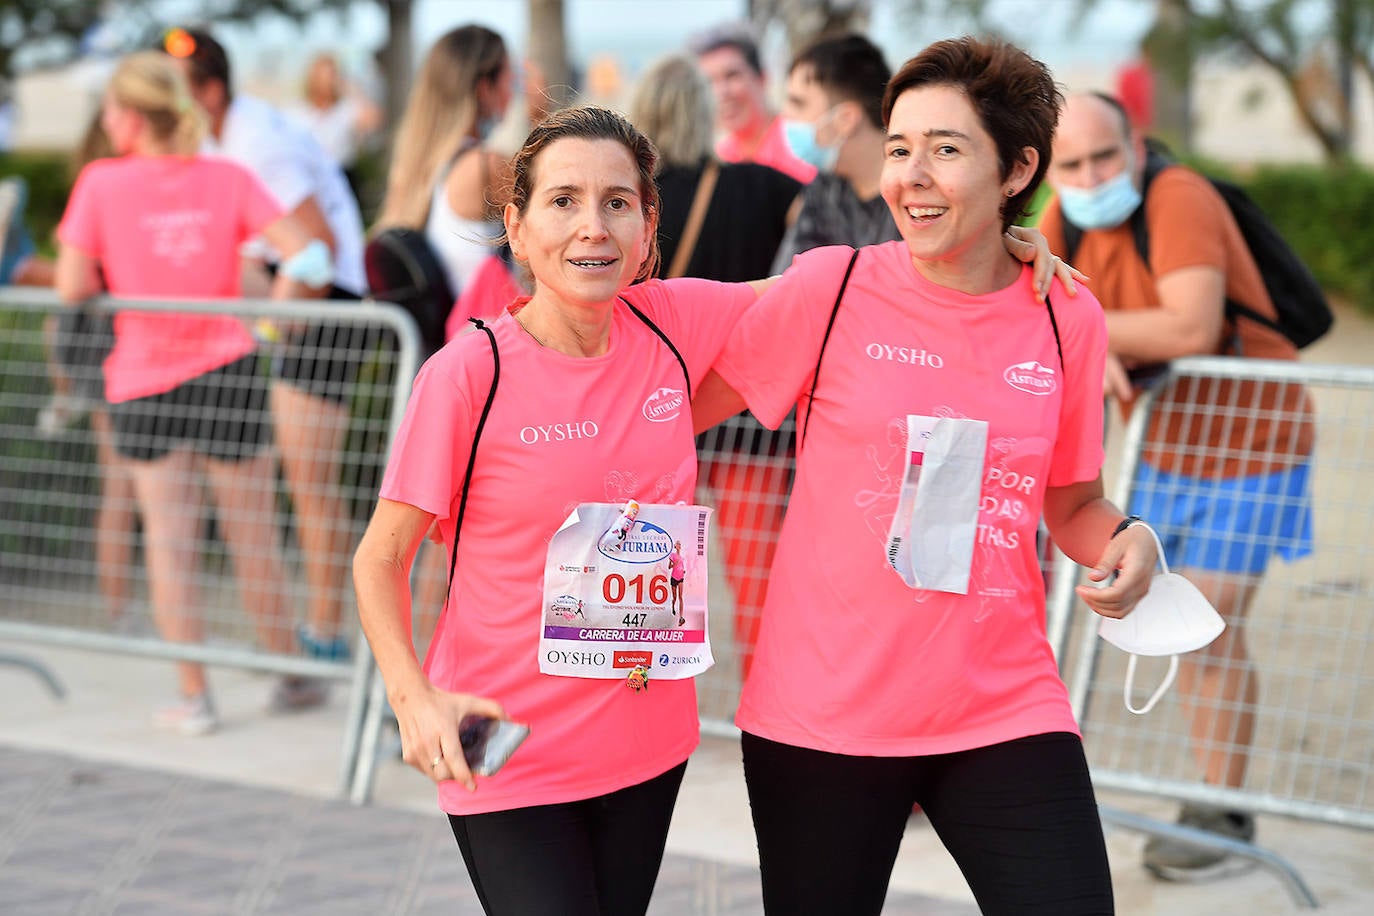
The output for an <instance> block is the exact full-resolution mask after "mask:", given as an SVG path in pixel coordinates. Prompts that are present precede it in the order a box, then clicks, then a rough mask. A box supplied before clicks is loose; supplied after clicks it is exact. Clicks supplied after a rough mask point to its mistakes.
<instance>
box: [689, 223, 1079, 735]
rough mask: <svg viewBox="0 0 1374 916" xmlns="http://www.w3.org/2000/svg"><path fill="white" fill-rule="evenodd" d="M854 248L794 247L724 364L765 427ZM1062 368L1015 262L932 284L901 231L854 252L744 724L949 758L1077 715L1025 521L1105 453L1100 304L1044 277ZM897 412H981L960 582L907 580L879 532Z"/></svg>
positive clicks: (886, 506)
mask: <svg viewBox="0 0 1374 916" xmlns="http://www.w3.org/2000/svg"><path fill="white" fill-rule="evenodd" d="M852 251H853V249H850V248H847V247H830V248H818V249H815V250H813V251H810V252H807V253H805V254H802V255H800V256H799V257H798V258H797V259H796V260H795V261H794V262H793V265H792V267H791V268H790V269H789V270H788V271H787V273H786V274H784V275H783V278H782V279H781V280H780V281H778V283H777V284H775V285H774V286H773V287H772V288H771V289H770V290H769V291H768V293H767V294H765V295H764V297H763V298H762V299H760V300H759V302H758V304H757V305H756V306H755V308H753V309H751V310H750V311H749V312H748V314H746V315H745V316H744V318H743V319H742V320H741V321H740V324H739V326H738V327H737V329H736V332H735V334H734V335H733V336H732V337H731V340H730V343H729V344H728V345H727V347H726V350H725V352H724V353H723V354H722V356H721V359H720V361H719V362H718V364H717V366H716V369H717V371H719V372H720V373H721V375H722V376H723V377H724V378H725V379H726V380H727V381H728V382H730V384H731V385H733V386H734V387H735V389H736V390H738V391H739V392H740V393H741V394H743V395H744V397H745V398H746V400H747V401H748V403H749V407H750V409H751V410H752V411H753V412H754V414H755V415H756V416H758V417H759V419H760V420H762V421H763V422H764V423H765V424H768V425H770V426H775V425H777V424H778V423H779V422H780V421H781V420H782V418H783V417H784V416H785V415H786V413H787V410H788V408H790V407H791V406H792V405H793V404H796V405H797V424H798V428H799V429H800V428H801V426H802V424H803V423H804V422H806V413H807V403H806V402H807V392H808V391H809V390H810V386H811V380H812V377H813V374H814V370H815V366H816V358H817V354H818V352H819V350H820V346H821V338H822V337H823V336H824V334H825V329H826V324H827V322H828V321H829V320H830V314H831V307H832V306H833V304H834V301H835V294H836V292H837V291H838V289H839V286H840V280H841V277H842V276H843V275H844V271H845V267H846V265H847V263H848V261H849V258H850V255H851V254H852ZM1050 298H1051V301H1052V303H1053V305H1054V314H1055V318H1056V319H1057V320H1058V324H1059V331H1060V335H1061V338H1062V341H1063V347H1064V363H1065V365H1066V366H1067V375H1068V378H1067V382H1066V379H1065V371H1064V369H1063V368H1062V367H1061V365H1060V361H1059V354H1058V353H1057V351H1056V349H1055V339H1054V333H1053V330H1052V328H1051V324H1050V318H1049V315H1048V313H1047V311H1046V308H1045V305H1044V304H1043V303H1040V302H1037V301H1036V300H1035V298H1034V295H1033V293H1032V288H1031V279H1030V270H1029V268H1026V269H1024V270H1023V271H1022V273H1021V275H1020V276H1019V278H1018V279H1017V280H1016V282H1015V283H1013V284H1012V285H1011V286H1009V287H1007V288H1006V289H1003V290H999V291H997V292H995V293H991V294H988V295H982V296H971V295H966V294H963V293H959V292H955V291H953V290H950V289H946V288H944V287H941V286H937V285H935V284H933V283H930V282H929V281H927V280H926V279H924V278H923V277H921V275H920V274H918V273H917V272H916V269H915V267H914V266H913V265H912V262H911V258H910V255H909V253H908V249H907V247H906V244H905V243H904V242H901V241H897V242H890V243H887V244H884V245H876V246H872V247H868V248H864V249H862V252H861V254H860V255H859V260H858V263H857V265H856V266H855V269H854V272H853V275H852V276H851V277H850V280H849V286H848V288H847V289H846V291H845V294H844V300H843V304H842V305H841V306H840V309H839V313H838V315H837V317H836V320H835V324H834V328H833V330H832V331H831V334H830V340H829V342H828V343H827V344H826V347H825V355H824V359H823V362H822V363H821V371H820V381H819V384H818V385H817V388H816V395H815V404H814V409H813V410H812V412H811V415H810V420H809V423H810V426H809V429H808V430H807V432H806V438H805V440H804V441H801V440H799V442H798V452H799V458H798V471H797V476H796V482H795V484H794V485H793V489H792V496H791V500H790V503H789V505H788V511H787V515H786V519H785V521H784V523H783V529H782V535H781V541H780V543H779V545H778V551H777V555H776V558H775V560H774V563H773V571H772V576H771V577H770V579H769V588H768V599H767V603H766V605H765V608H764V612H763V622H762V629H761V632H760V634H759V641H758V650H757V654H756V655H755V657H754V665H753V668H752V670H751V672H750V675H749V678H748V680H747V682H746V683H745V685H744V690H743V694H742V696H741V700H740V708H739V713H738V717H737V722H738V724H739V726H740V728H742V729H744V730H745V731H748V732H751V733H753V734H757V735H760V736H762V737H765V738H769V739H772V740H775V741H780V742H785V743H788V744H793V745H797V746H801V747H809V748H814V749H817V750H822V751H829V752H834V753H845V754H855V755H871V756H912V755H924V754H943V753H948V752H953V751H960V750H967V749H969V748H974V747H982V746H986V745H989V744H995V743H998V742H1002V741H1009V740H1012V739H1015V738H1020V737H1025V736H1027V735H1033V734H1039V733H1043V732H1050V731H1071V732H1076V731H1077V726H1076V724H1075V723H1074V720H1073V716H1072V714H1071V711H1070V708H1069V702H1068V696H1067V693H1066V690H1065V688H1064V684H1063V682H1062V681H1061V680H1060V678H1059V675H1058V670H1057V668H1056V665H1055V660H1054V656H1053V654H1052V653H1051V650H1050V645H1049V643H1048V641H1047V639H1046V636H1045V600H1044V586H1043V582H1042V580H1041V576H1040V572H1039V568H1038V566H1037V563H1036V551H1035V532H1036V525H1037V521H1038V519H1039V518H1040V514H1041V506H1042V503H1043V500H1044V493H1045V487H1046V485H1047V484H1048V485H1053V486H1064V485H1068V484H1071V483H1076V482H1080V481H1086V480H1092V479H1094V478H1095V477H1096V476H1097V474H1098V471H1099V469H1100V467H1101V464H1102V367H1103V361H1104V359H1105V353H1106V327H1105V323H1104V321H1103V317H1102V310H1101V307H1100V306H1099V305H1098V303H1097V301H1096V300H1095V299H1094V298H1093V297H1092V295H1091V294H1090V293H1088V292H1086V291H1084V290H1082V289H1081V288H1080V291H1079V293H1078V296H1077V297H1074V298H1071V297H1069V296H1068V294H1067V293H1065V292H1064V290H1063V288H1062V287H1061V286H1059V285H1058V284H1057V283H1056V285H1055V286H1054V288H1053V289H1052V290H1051V293H1050ZM908 414H915V415H921V416H947V417H964V418H969V419H975V420H984V421H986V422H987V423H988V424H989V429H988V439H987V448H986V454H985V457H984V463H983V472H982V482H981V497H980V502H979V509H978V516H977V535H976V540H975V544H974V552H973V564H972V573H971V579H970V583H969V592H968V594H967V595H958V594H950V593H946V592H934V591H921V590H916V589H912V588H909V587H908V586H906V585H905V584H904V583H903V582H902V580H901V578H900V576H899V575H898V574H897V572H896V571H895V570H894V569H893V568H892V566H891V565H889V563H888V562H887V550H886V548H887V535H888V530H889V526H890V524H891V522H892V517H893V514H894V513H895V511H896V507H897V501H898V495H899V488H900V487H901V483H902V478H903V474H904V472H905V470H906V464H907V453H906V448H905V447H906V443H907V424H906V417H907V415H908Z"/></svg>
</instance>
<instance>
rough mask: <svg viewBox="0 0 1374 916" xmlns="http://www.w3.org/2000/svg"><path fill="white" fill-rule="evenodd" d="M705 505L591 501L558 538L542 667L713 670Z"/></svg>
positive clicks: (589, 673)
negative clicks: (709, 624)
mask: <svg viewBox="0 0 1374 916" xmlns="http://www.w3.org/2000/svg"><path fill="white" fill-rule="evenodd" d="M710 518H711V510H710V509H709V508H707V507H705V506H685V505H680V506H662V505H654V504H646V505H643V506H640V505H639V504H638V503H635V502H634V501H631V502H630V503H629V504H625V505H621V504H613V503H582V504H581V505H579V506H578V507H577V508H576V509H574V510H573V511H572V513H571V514H570V515H569V516H568V518H567V520H566V521H564V522H563V525H562V527H561V528H559V529H558V531H557V532H556V533H555V534H554V536H553V537H552V538H551V539H550V541H549V551H548V556H547V558H546V560H545V565H544V600H543V608H544V614H543V619H542V620H541V622H540V638H539V670H540V672H541V673H543V674H553V675H560V676H563V677H590V678H607V679H610V678H618V679H621V680H625V679H626V678H628V677H629V676H630V675H631V673H632V672H634V671H635V669H637V668H639V669H643V676H644V677H645V678H647V679H649V680H654V679H660V680H675V679H678V678H685V677H694V676H695V675H698V674H700V673H702V672H703V671H705V670H706V669H707V668H710V667H711V665H712V664H714V662H715V660H714V659H713V658H712V657H711V639H710V632H709V628H708V626H707V608H706V595H707V578H706V576H707V568H706V547H707V538H708V532H709V529H710Z"/></svg>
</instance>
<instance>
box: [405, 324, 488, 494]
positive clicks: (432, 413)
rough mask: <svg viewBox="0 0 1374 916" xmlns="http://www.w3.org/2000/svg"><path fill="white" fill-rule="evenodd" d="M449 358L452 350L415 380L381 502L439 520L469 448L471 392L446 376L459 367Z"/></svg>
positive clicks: (454, 491) (462, 382) (454, 490)
mask: <svg viewBox="0 0 1374 916" xmlns="http://www.w3.org/2000/svg"><path fill="white" fill-rule="evenodd" d="M484 342H485V341H484ZM453 355H454V354H453V352H452V348H450V349H449V350H444V351H441V352H440V353H438V354H436V355H435V356H433V357H432V358H431V359H430V360H429V361H428V362H426V363H425V365H424V366H423V367H422V368H421V369H420V373H419V375H417V376H416V377H415V385H414V387H413V388H412V389H411V394H410V402H409V403H408V404H407V405H406V412H405V417H404V418H402V420H401V428H400V430H399V431H398V432H397V433H396V441H395V442H394V443H393V444H392V447H391V456H390V458H389V459H388V460H387V465H386V475H385V476H384V477H383V478H382V490H381V495H382V497H383V498H384V499H390V500H394V501H396V502H402V503H406V504H408V505H411V506H414V507H416V508H417V509H423V510H424V511H425V512H429V513H430V514H432V515H434V516H436V517H438V518H440V519H446V518H448V516H449V511H450V507H451V506H452V503H453V499H454V496H455V495H456V494H457V492H458V488H459V487H460V486H462V482H463V473H464V471H465V470H466V468H467V461H468V454H469V450H470V448H471V444H472V411H471V404H470V400H469V392H467V391H466V390H465V389H466V388H467V385H466V378H455V377H454V376H453V375H451V374H450V372H449V369H450V368H451V367H456V366H457V365H459V364H460V363H458V362H456V361H455V360H454V359H453V358H452V356H453ZM460 359H461V357H460Z"/></svg>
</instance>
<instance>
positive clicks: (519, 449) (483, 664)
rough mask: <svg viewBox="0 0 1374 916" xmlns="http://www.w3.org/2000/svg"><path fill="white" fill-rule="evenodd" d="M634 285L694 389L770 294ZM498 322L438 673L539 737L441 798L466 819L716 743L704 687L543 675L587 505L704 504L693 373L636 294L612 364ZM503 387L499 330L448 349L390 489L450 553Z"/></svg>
mask: <svg viewBox="0 0 1374 916" xmlns="http://www.w3.org/2000/svg"><path fill="white" fill-rule="evenodd" d="M624 295H625V298H626V299H628V300H630V301H631V302H633V303H634V304H635V305H636V306H637V307H638V308H639V309H640V310H641V311H642V312H644V313H645V314H646V315H647V316H648V317H649V318H650V319H651V320H653V322H654V323H655V324H656V325H657V326H658V327H659V328H660V329H661V330H662V331H663V332H664V333H665V334H666V335H667V336H668V338H669V340H671V341H672V342H673V344H674V346H676V347H677V349H678V351H679V352H680V353H681V354H682V357H683V359H684V360H685V361H686V363H687V367H688V370H689V372H690V373H691V381H692V388H693V390H695V388H696V386H697V385H698V384H699V383H700V381H701V379H702V378H703V377H704V376H705V374H706V372H707V370H708V369H710V368H711V366H712V365H713V363H714V362H715V360H716V357H717V355H718V354H719V352H720V350H721V348H722V347H723V346H724V344H725V339H726V337H727V336H728V334H729V331H730V329H731V328H732V327H733V326H734V324H735V323H736V321H737V320H738V318H739V316H740V315H741V314H742V313H743V312H744V310H745V309H746V308H747V307H748V306H749V305H750V304H751V303H752V302H753V301H754V293H753V290H752V289H750V288H749V287H748V286H747V285H744V284H721V283H712V282H709V281H705V280H687V279H683V280H672V281H667V282H664V281H659V280H652V281H650V282H648V283H644V284H641V285H638V286H634V287H631V288H630V289H628V290H627V291H626V292H625V294H624ZM523 304H524V300H518V301H517V302H516V303H515V304H514V305H513V306H512V308H514V309H519V308H520V307H521V306H523ZM492 330H493V332H494V333H495V335H496V341H497V347H498V351H499V353H500V359H501V378H500V382H499V384H498V386H497V391H496V398H495V401H494V403H493V406H492V409H491V414H490V416H489V417H488V419H487V423H486V426H485V428H484V429H483V431H482V438H481V441H480V442H479V443H478V447H477V458H476V461H475V462H474V465H473V476H472V483H471V486H470V489H469V494H468V503H467V513H466V515H465V516H464V519H463V530H462V532H461V535H460V538H459V542H458V564H457V573H456V576H455V580H454V584H453V589H452V593H451V594H452V598H451V601H450V605H449V607H448V609H446V610H445V612H444V615H443V617H442V619H441V620H440V621H439V624H438V627H437V630H436V633H435V637H434V642H433V646H432V648H431V650H430V653H429V657H428V658H427V659H426V661H425V667H426V671H427V672H428V674H429V677H430V679H431V680H432V681H433V682H434V683H435V684H436V685H438V686H439V687H442V688H444V689H446V690H452V691H461V692H465V693H474V694H479V695H482V696H489V697H492V698H494V699H496V700H497V701H499V702H500V703H502V704H503V705H504V707H505V709H506V713H507V715H509V716H510V717H511V718H514V719H517V720H519V721H522V722H527V723H529V725H530V736H529V738H528V739H527V740H526V741H525V743H524V744H523V745H522V746H521V747H520V750H519V751H517V752H516V753H515V755H514V756H513V757H512V758H511V759H510V762H509V763H508V764H506V766H505V768H504V769H502V770H501V771H500V772H499V773H497V774H496V775H495V776H492V777H489V778H486V779H479V781H478V789H477V791H476V792H474V793H468V792H467V790H465V789H464V788H462V786H460V785H458V784H456V783H444V784H442V785H441V786H440V787H439V803H440V806H441V807H442V808H443V809H444V810H445V811H447V812H449V813H451V814H477V813H482V812H486V811H500V810H506V809H509V808H517V807H523V806H527V805H542V804H554V803H559V802H567V801H575V800H578V799H583V798H591V797H594V796H597V795H602V794H605V793H607V792H613V791H616V790H617V789H622V788H625V787H627V786H631V785H635V784H637V783H640V782H643V781H645V780H647V779H650V778H652V777H654V776H657V775H659V774H661V773H663V772H665V771H666V770H668V769H671V768H672V767H674V766H676V765H678V764H679V763H681V762H682V761H684V760H686V759H687V757H688V755H689V754H691V752H692V750H693V749H694V748H695V747H696V745H697V741H698V732H697V705H696V688H695V685H694V683H693V682H692V681H691V680H690V679H688V680H678V681H666V680H653V679H652V673H651V675H650V684H649V688H648V689H647V690H643V691H639V692H636V691H633V690H630V689H629V688H628V687H627V686H626V683H625V682H624V681H620V680H592V679H588V678H577V677H555V676H551V675H544V674H540V673H539V658H538V650H539V627H540V621H541V619H542V617H543V613H542V608H541V606H540V602H541V595H542V591H543V581H544V563H545V555H546V551H547V546H548V541H549V538H551V537H552V536H553V534H554V532H555V531H557V530H558V528H559V526H560V525H561V524H562V523H563V521H564V519H565V518H567V516H568V513H569V512H570V511H572V509H574V508H575V507H576V506H577V505H578V504H579V503H583V502H607V503H620V504H624V503H625V501H626V500H628V499H636V500H639V502H640V503H644V504H648V503H678V502H683V503H690V502H692V499H693V491H694V488H695V486H696V473H697V463H696V450H695V448H694V444H693V438H692V418H691V408H690V404H689V403H688V400H687V391H686V386H685V384H684V378H683V372H682V368H681V365H680V364H679V363H678V361H677V359H676V358H675V357H674V356H673V354H672V352H671V351H670V350H669V349H668V347H667V345H665V344H664V343H663V341H662V340H660V339H659V338H658V337H657V336H656V335H655V334H654V332H653V331H652V330H650V329H649V327H648V326H646V325H645V324H644V323H643V322H641V321H640V320H639V319H638V318H636V317H635V316H634V315H633V314H632V313H631V312H630V311H629V309H627V308H626V307H625V306H624V305H623V304H619V303H618V304H617V305H616V306H615V311H614V314H613V318H612V324H611V335H610V347H609V349H608V351H607V352H606V353H605V354H604V355H602V356H598V357H593V358H587V359H578V358H574V357H571V356H567V355H565V354H563V353H559V352H557V351H555V350H550V349H546V348H544V347H542V346H540V344H538V343H537V342H536V341H535V340H534V339H533V338H532V337H530V335H529V334H527V333H525V331H524V330H523V329H522V328H521V327H520V326H519V325H518V324H517V323H516V322H515V320H514V319H513V318H512V317H511V315H510V314H509V313H507V314H503V315H501V316H500V317H499V318H497V319H496V320H495V321H494V322H493V323H492ZM491 382H492V353H491V346H490V343H489V341H488V339H487V336H486V335H485V334H482V333H469V334H464V335H461V336H459V337H457V338H456V339H454V340H452V341H450V342H449V343H448V345H447V346H445V347H444V348H443V349H442V350H440V351H439V352H438V353H437V354H435V355H434V356H433V357H431V358H430V360H429V361H428V362H427V363H425V365H424V367H423V368H422V369H421V370H420V373H419V375H418V377H417V378H416V380H415V387H414V392H413V394H412V395H411V400H410V403H409V405H408V406H407V408H406V415H405V418H404V420H403V422H402V424H401V429H400V431H399V433H398V434H397V437H396V441H395V443H394V445H393V447H392V453H391V458H390V461H389V463H388V466H387V471H386V476H385V478H384V480H383V482H382V491H381V494H382V496H383V497H384V498H386V499H390V500H395V501H398V502H403V503H408V504H409V505H412V506H416V507H418V508H420V509H423V510H424V511H426V512H430V513H433V514H434V515H436V516H438V518H439V519H440V530H441V531H442V532H443V535H444V540H445V545H446V551H447V550H448V549H451V548H450V547H449V546H448V545H451V544H452V538H453V526H454V517H455V515H456V513H457V509H458V496H459V493H460V490H461V487H462V483H463V475H464V472H465V471H466V468H467V463H468V454H469V449H470V448H471V443H472V437H473V431H474V429H475V427H476V423H477V420H478V418H479V417H480V415H481V411H482V405H483V404H484V403H485V401H486V398H487V395H488V392H489V391H490V390H491ZM587 645H588V647H589V648H588V650H587V651H588V652H593V653H594V652H595V651H596V648H595V643H588V644H587ZM563 661H568V659H564V660H563ZM571 661H576V659H571ZM589 662H591V663H593V664H595V663H596V660H595V659H589ZM627 673H628V672H627Z"/></svg>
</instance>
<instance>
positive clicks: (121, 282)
mask: <svg viewBox="0 0 1374 916" xmlns="http://www.w3.org/2000/svg"><path fill="white" fill-rule="evenodd" d="M281 216H282V210H281V207H279V206H278V205H277V203H276V201H275V200H274V199H273V198H272V197H271V196H270V195H269V194H268V193H267V190H266V189H265V188H264V187H263V186H262V185H261V184H260V183H259V182H258V180H257V179H256V178H254V177H253V176H252V175H251V174H250V173H249V172H247V171H246V170H245V169H244V168H243V167H241V166H238V165H235V164H234V163H232V162H227V161H223V160H216V159H206V158H201V157H195V156H192V157H185V156H126V157H123V158H120V159H100V160H97V161H95V162H92V163H90V164H89V165H87V166H86V167H85V168H84V169H82V170H81V175H80V176H79V177H78V178H77V181H76V186H75V187H74V188H73V189H72V194H71V199H70V200H69V201H68V202H67V210H66V213H65V214H63V217H62V223H61V225H59V226H58V227H57V237H58V239H60V240H61V241H62V243H63V244H65V245H70V246H71V247H73V248H75V249H76V250H78V251H80V252H82V253H83V254H86V255H88V256H89V257H92V258H95V259H96V260H98V261H99V262H100V269H101V271H102V272H103V274H104V277H105V288H106V289H107V290H108V291H109V293H110V295H112V296H125V297H130V298H142V299H217V298H235V297H237V296H238V295H239V270H240V258H239V245H240V244H242V243H243V242H244V241H246V240H248V239H250V238H252V237H253V236H255V235H257V234H258V233H259V232H260V231H261V230H262V229H263V227H265V226H268V225H270V224H271V223H273V222H275V221H276V220H278V219H280V218H281ZM254 348H255V344H254V342H253V337H252V335H251V334H249V333H248V331H247V329H246V328H245V327H244V325H243V322H241V321H239V320H238V319H237V318H231V317H229V316H227V315H212V314H192V313H182V312H137V311H125V312H120V313H119V314H118V315H117V316H116V317H115V345H114V348H113V349H112V350H111V351H110V355H109V356H108V357H106V359H105V366H104V368H105V397H106V399H107V400H109V401H110V402H112V403H120V402H122V401H129V400H132V399H134V398H142V397H148V396H149V395H154V394H162V393H163V392H166V391H170V390H172V389H173V388H175V387H177V386H178V385H180V384H182V383H183V382H186V381H189V380H190V379H193V378H195V377H196V376H198V375H202V374H204V373H206V372H209V371H210V370H212V369H218V368H219V367H221V366H226V365H228V364H229V363H231V362H233V361H234V360H236V359H238V358H239V357H241V356H246V355H248V354H249V353H251V352H253V350H254Z"/></svg>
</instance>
